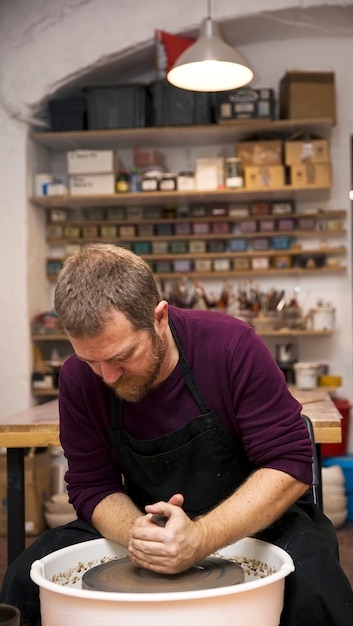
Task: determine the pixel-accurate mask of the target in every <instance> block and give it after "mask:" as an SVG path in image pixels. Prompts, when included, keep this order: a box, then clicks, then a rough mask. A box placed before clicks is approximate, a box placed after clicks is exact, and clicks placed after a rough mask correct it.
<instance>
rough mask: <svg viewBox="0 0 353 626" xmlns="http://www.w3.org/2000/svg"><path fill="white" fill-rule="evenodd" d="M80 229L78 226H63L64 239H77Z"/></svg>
mask: <svg viewBox="0 0 353 626" xmlns="http://www.w3.org/2000/svg"><path fill="white" fill-rule="evenodd" d="M80 232H81V231H80V227H79V226H65V228H64V237H67V238H70V237H72V238H77V237H79V236H80Z"/></svg>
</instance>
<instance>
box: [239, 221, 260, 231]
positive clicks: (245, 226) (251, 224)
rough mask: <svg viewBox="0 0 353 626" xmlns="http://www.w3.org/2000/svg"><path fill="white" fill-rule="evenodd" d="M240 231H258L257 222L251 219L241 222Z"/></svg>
mask: <svg viewBox="0 0 353 626" xmlns="http://www.w3.org/2000/svg"><path fill="white" fill-rule="evenodd" d="M239 226H240V231H241V232H242V233H255V232H256V227H257V224H256V222H255V220H251V221H250V220H249V221H246V222H240V225H239Z"/></svg>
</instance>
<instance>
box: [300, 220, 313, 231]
mask: <svg viewBox="0 0 353 626" xmlns="http://www.w3.org/2000/svg"><path fill="white" fill-rule="evenodd" d="M298 226H299V229H300V230H315V229H316V221H315V219H314V218H313V217H300V218H299V221H298Z"/></svg>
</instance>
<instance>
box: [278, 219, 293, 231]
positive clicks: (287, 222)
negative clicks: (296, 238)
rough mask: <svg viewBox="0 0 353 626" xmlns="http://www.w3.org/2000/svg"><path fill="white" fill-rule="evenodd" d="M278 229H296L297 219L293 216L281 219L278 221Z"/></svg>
mask: <svg viewBox="0 0 353 626" xmlns="http://www.w3.org/2000/svg"><path fill="white" fill-rule="evenodd" d="M277 227H278V230H294V227H295V221H294V220H293V219H291V218H286V219H280V220H278V222H277Z"/></svg>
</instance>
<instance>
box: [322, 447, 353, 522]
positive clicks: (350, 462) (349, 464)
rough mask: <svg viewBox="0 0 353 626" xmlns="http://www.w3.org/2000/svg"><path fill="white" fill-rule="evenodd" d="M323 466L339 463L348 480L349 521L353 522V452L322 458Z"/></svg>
mask: <svg viewBox="0 0 353 626" xmlns="http://www.w3.org/2000/svg"><path fill="white" fill-rule="evenodd" d="M322 465H323V467H331V466H332V465H339V466H340V467H341V469H342V471H343V473H344V477H345V481H346V496H347V500H348V517H347V522H353V454H346V455H345V456H331V457H328V458H327V459H323V460H322Z"/></svg>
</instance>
